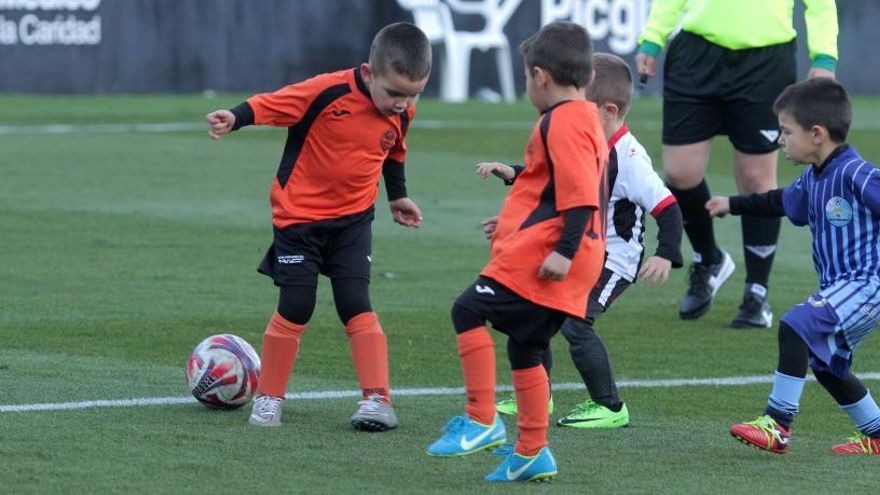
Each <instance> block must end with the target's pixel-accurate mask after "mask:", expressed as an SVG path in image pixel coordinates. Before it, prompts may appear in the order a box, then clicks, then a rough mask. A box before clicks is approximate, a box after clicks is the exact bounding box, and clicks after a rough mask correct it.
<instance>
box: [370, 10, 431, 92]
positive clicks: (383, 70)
mask: <svg viewBox="0 0 880 495" xmlns="http://www.w3.org/2000/svg"><path fill="white" fill-rule="evenodd" d="M369 63H370V67H372V68H373V70H374V71H376V72H377V73H378V74H383V75H384V74H387V73H388V69H391V70H393V71H394V72H397V73H398V74H401V75H404V76H406V77H407V78H409V80H410V81H421V80H422V79H424V78H426V77H428V75H429V74H430V73H431V44H430V43H428V37H427V36H425V33H423V32H422V30H421V29H419V28H417V27H416V26H415V25H413V24H410V23H408V22H396V23H394V24H389V25H387V26H385V27H383V28H382V29H381V30H379V32H378V33H376V36H375V37H374V38H373V44H372V45H370V61H369Z"/></svg>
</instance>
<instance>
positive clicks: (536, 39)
mask: <svg viewBox="0 0 880 495" xmlns="http://www.w3.org/2000/svg"><path fill="white" fill-rule="evenodd" d="M519 52H520V53H521V54H522V56H523V61H524V62H525V65H526V68H527V69H528V70H529V71H531V70H532V69H534V68H535V67H540V68H541V69H544V71H546V72H547V73H548V74H550V77H552V78H553V81H555V82H556V84H559V85H561V86H574V87H576V88H583V87H584V86H586V85H587V84H588V83H589V82H590V75H591V74H592V73H593V45H592V43H591V42H590V35H589V34H587V30H586V29H584V27H583V26H581V25H579V24H575V23H573V22H568V21H557V22H551V23H550V24H547V25H546V26H544V27H542V28H541V29H539V30H538V32H536V33H535V34H533V35H531V36H529V38H528V39H526V40H525V41H523V42H522V44H520V45H519Z"/></svg>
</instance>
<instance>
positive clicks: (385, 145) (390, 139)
mask: <svg viewBox="0 0 880 495" xmlns="http://www.w3.org/2000/svg"><path fill="white" fill-rule="evenodd" d="M396 141H397V133H396V132H394V128H393V127H389V128H388V130H387V131H385V134H382V139H381V140H379V146H381V147H382V151H385V152H387V151H388V150H390V149H391V148H393V147H394V143H395V142H396Z"/></svg>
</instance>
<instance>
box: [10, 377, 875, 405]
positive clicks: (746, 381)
mask: <svg viewBox="0 0 880 495" xmlns="http://www.w3.org/2000/svg"><path fill="white" fill-rule="evenodd" d="M859 377H860V378H861V379H862V380H880V372H867V373H859ZM807 379H808V380H810V381H815V378H813V377H812V376H809V377H808V378H807ZM764 383H773V377H772V376H770V375H766V376H765V375H756V376H728V377H720V378H679V379H671V380H622V381H620V382H618V383H617V385H618V387H620V388H678V387H732V386H737V385H754V384H764ZM583 388H584V385H583V384H582V383H554V384H553V390H581V389H583ZM497 390H498V391H499V392H510V391H512V390H513V388H512V387H510V386H509V385H504V386H500V387H497ZM392 393H393V395H394V396H397V397H401V396H403V397H407V396H418V397H424V396H432V395H463V394H464V388H461V387H458V388H402V389H396V390H393V391H392ZM360 395H361V392H360V391H359V390H324V391H317V392H299V393H295V394H287V398H288V399H297V400H317V399H341V398H346V397H359V396H360ZM194 402H195V399H194V398H192V397H144V398H136V399H116V400H86V401H81V402H55V403H44V404H9V405H0V413H9V412H38V411H65V410H72V409H90V408H104V407H142V406H171V405H178V404H191V403H194Z"/></svg>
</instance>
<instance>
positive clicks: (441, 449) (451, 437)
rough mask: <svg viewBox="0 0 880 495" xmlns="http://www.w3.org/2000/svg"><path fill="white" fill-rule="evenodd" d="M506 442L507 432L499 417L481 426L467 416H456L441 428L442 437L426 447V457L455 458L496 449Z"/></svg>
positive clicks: (496, 415)
mask: <svg viewBox="0 0 880 495" xmlns="http://www.w3.org/2000/svg"><path fill="white" fill-rule="evenodd" d="M505 441H507V431H506V430H505V429H504V423H502V422H501V417H500V416H498V414H495V422H494V423H492V424H491V425H489V426H486V425H482V424H480V423H477V422H476V421H474V420H472V419H471V418H469V417H467V416H456V417H454V418H452V419H450V420H449V422H448V423H446V426H445V427H443V436H442V437H440V438H439V439H438V440H437V441H436V442H434V443H432V444H431V446H430V447H428V455H433V456H439V457H456V456H462V455H468V454H473V453H474V452H479V451H481V450H484V449H489V448H492V447H497V446H499V445H501V444H503V443H504V442H505Z"/></svg>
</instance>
